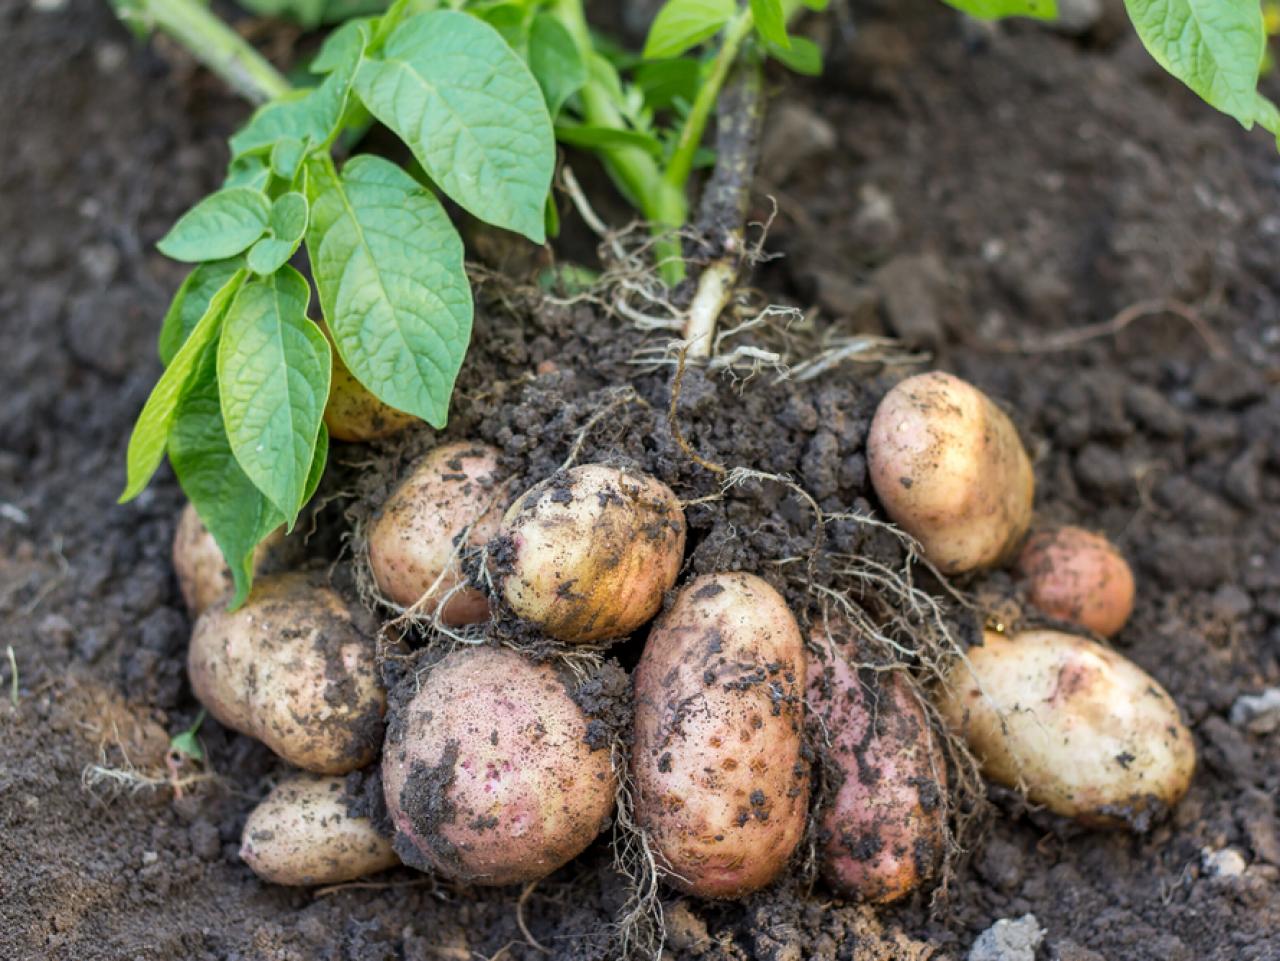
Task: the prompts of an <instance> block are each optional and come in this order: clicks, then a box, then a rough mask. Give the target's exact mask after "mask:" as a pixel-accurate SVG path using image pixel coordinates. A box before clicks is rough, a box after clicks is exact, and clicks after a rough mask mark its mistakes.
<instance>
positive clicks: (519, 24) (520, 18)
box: [474, 3, 529, 62]
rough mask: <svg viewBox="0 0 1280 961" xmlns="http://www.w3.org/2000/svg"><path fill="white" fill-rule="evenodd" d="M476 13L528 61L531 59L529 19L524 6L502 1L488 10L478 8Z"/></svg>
mask: <svg viewBox="0 0 1280 961" xmlns="http://www.w3.org/2000/svg"><path fill="white" fill-rule="evenodd" d="M474 12H475V15H476V16H477V17H479V18H480V19H481V20H483V21H484V22H485V23H487V24H488V25H489V26H491V27H493V29H494V30H497V31H498V33H499V34H500V35H501V36H502V39H503V40H505V41H506V42H507V46H508V47H510V48H511V49H512V50H514V51H515V52H516V53H518V54H519V55H520V57H521V59H523V60H525V61H526V62H527V61H528V59H529V20H528V17H527V16H526V15H525V10H524V7H523V6H522V5H521V4H518V3H502V4H498V5H497V6H494V7H489V8H488V9H487V10H476V11H474Z"/></svg>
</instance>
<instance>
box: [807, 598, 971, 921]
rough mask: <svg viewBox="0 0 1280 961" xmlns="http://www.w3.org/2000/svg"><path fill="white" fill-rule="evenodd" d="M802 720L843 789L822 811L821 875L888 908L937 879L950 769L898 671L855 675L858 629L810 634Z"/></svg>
mask: <svg viewBox="0 0 1280 961" xmlns="http://www.w3.org/2000/svg"><path fill="white" fill-rule="evenodd" d="M809 639H810V648H811V650H816V651H817V652H818V653H817V655H816V656H814V655H812V654H811V656H810V658H809V681H808V689H807V691H806V696H805V707H806V718H807V721H808V724H809V728H810V731H811V732H812V734H813V738H814V742H815V743H816V744H818V745H819V746H820V747H819V751H820V752H821V754H822V759H823V762H824V764H826V765H827V770H828V775H829V777H830V775H831V767H832V766H834V767H835V768H836V769H837V770H836V771H835V772H834V773H835V776H834V777H833V778H830V779H831V780H833V781H834V782H835V783H837V784H838V785H839V786H838V787H837V788H836V790H835V793H834V795H833V796H832V797H830V798H829V799H827V801H826V803H825V806H824V807H823V808H822V809H821V810H820V812H819V814H818V817H819V818H820V833H819V837H818V843H819V857H820V859H821V861H820V863H821V866H822V873H823V877H825V878H826V880H827V883H828V884H830V885H831V886H832V887H833V888H834V889H835V890H837V891H839V892H840V893H841V894H844V895H847V896H849V897H853V898H857V899H859V900H863V901H870V902H873V903H877V904H887V903H888V902H890V901H896V900H898V899H899V898H901V897H904V896H905V895H907V894H909V893H911V891H913V890H915V888H917V887H919V886H920V885H921V884H922V883H924V882H925V881H927V880H928V879H929V878H931V877H932V876H933V875H934V873H935V872H936V871H937V868H938V865H939V864H940V863H941V861H942V856H943V853H944V851H945V847H946V840H947V832H946V806H945V804H944V803H943V801H944V798H945V797H946V791H947V765H946V759H945V758H944V757H943V755H942V749H941V746H940V745H939V744H938V741H937V738H936V737H935V735H934V733H933V730H932V729H931V728H930V727H929V722H928V720H927V719H926V717H925V713H924V710H923V708H922V707H921V706H920V703H919V701H917V700H916V698H915V697H914V696H913V695H912V692H911V687H910V685H909V683H908V681H907V678H906V676H905V675H903V674H902V673H901V672H899V671H892V672H881V671H877V670H871V669H867V670H857V669H855V668H854V667H853V666H852V665H851V663H850V662H851V661H852V662H855V663H856V662H859V661H860V660H862V658H861V657H860V656H859V653H858V650H857V647H856V644H855V641H854V636H853V630H852V628H851V627H849V625H847V624H844V623H841V622H830V627H828V626H827V625H824V624H819V625H817V626H815V627H814V629H813V630H812V631H811V632H810V635H809Z"/></svg>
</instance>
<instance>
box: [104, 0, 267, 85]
mask: <svg viewBox="0 0 1280 961" xmlns="http://www.w3.org/2000/svg"><path fill="white" fill-rule="evenodd" d="M110 2H111V5H112V6H113V7H114V8H115V11H116V15H117V16H118V17H120V19H121V20H123V21H125V22H126V23H128V24H129V25H130V26H132V27H134V28H135V29H140V30H141V31H143V32H145V33H149V32H151V31H153V30H160V31H161V32H163V33H166V34H168V35H169V36H170V37H172V38H173V39H174V40H176V41H178V43H180V44H181V45H182V46H183V47H185V48H186V49H187V51H188V52H189V53H190V54H191V55H192V56H194V57H195V58H196V59H197V60H199V61H200V62H201V63H203V64H204V65H205V66H206V67H208V68H209V69H210V70H212V71H213V72H214V73H216V74H217V75H218V76H219V77H221V78H222V79H223V80H225V81H226V82H227V84H228V85H230V86H231V87H232V88H233V89H235V90H236V91H237V92H238V93H240V94H241V95H243V96H244V97H247V98H248V99H249V100H251V101H253V102H254V103H265V102H266V101H268V100H273V99H275V98H276V97H279V96H281V95H283V94H286V93H288V92H289V91H290V90H291V89H292V87H291V86H290V84H289V81H288V80H286V79H285V78H284V77H283V76H282V75H281V73H280V72H279V71H278V70H276V68H275V67H273V66H272V65H271V64H270V63H269V62H268V61H267V59H266V58H265V57H263V56H262V54H260V53H258V51H257V50H255V49H254V48H253V46H252V45H251V44H250V43H249V42H248V41H247V40H245V39H244V38H243V37H242V36H240V35H239V34H238V33H236V32H235V31H234V30H232V29H231V28H230V27H229V26H227V25H226V24H225V23H223V22H222V21H221V20H220V19H218V17H216V16H215V15H214V14H213V13H211V12H210V11H209V10H208V9H207V8H206V7H205V6H203V5H202V4H201V3H200V2H199V0H110Z"/></svg>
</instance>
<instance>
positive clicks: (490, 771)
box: [382, 647, 617, 885]
mask: <svg viewBox="0 0 1280 961" xmlns="http://www.w3.org/2000/svg"><path fill="white" fill-rule="evenodd" d="M587 725H588V720H587V717H586V715H585V714H584V713H583V712H582V710H581V708H579V707H578V705H577V704H575V703H574V701H573V699H572V698H571V697H570V696H569V693H568V691H567V690H566V688H565V685H564V681H563V680H562V679H561V678H560V677H559V676H558V675H557V673H556V671H555V669H554V668H552V667H551V666H550V665H549V664H535V663H534V662H533V661H530V660H528V659H527V658H525V657H524V656H523V655H521V654H518V653H516V652H515V651H512V650H510V649H507V648H495V647H464V648H459V649H457V650H455V651H454V652H452V653H451V654H449V655H447V656H446V657H445V658H443V659H442V660H441V661H440V662H439V663H437V664H436V665H435V666H434V667H432V668H431V669H430V671H429V672H428V673H427V674H426V676H425V677H424V678H423V679H422V681H421V688H420V690H419V691H418V693H417V694H416V695H415V696H414V698H413V700H412V701H410V702H409V703H408V704H407V705H405V706H404V707H403V708H402V709H401V711H400V713H399V715H398V717H396V718H395V719H394V720H393V722H392V724H391V725H390V727H389V729H388V732H387V742H386V745H385V746H384V748H383V754H382V785H383V790H384V792H385V794H386V800H387V809H388V811H390V813H391V819H392V822H393V823H394V824H395V827H396V840H395V848H396V851H397V853H398V854H399V855H400V857H401V858H402V859H403V860H404V862H405V863H406V864H409V865H411V866H413V867H417V868H421V869H423V870H430V871H435V872H438V873H440V874H442V875H445V876H446V877H450V878H454V879H456V880H459V881H466V882H469V883H472V884H482V885H501V884H516V883H518V882H524V881H533V880H536V879H538V878H542V877H546V876H547V875H548V874H550V873H551V872H552V871H554V870H556V868H558V867H560V866H561V865H563V864H565V863H567V862H568V861H570V860H571V859H573V858H574V857H576V856H577V855H578V854H580V853H581V852H582V851H583V850H584V849H585V848H586V847H587V845H589V844H590V843H591V842H592V841H593V840H594V839H595V837H596V836H597V835H598V834H599V833H600V831H601V830H602V829H603V828H604V826H605V824H606V823H607V821H608V818H609V816H610V815H611V814H612V812H613V803H614V795H615V791H616V786H617V785H616V780H615V778H614V773H613V766H612V764H611V761H610V752H609V751H608V750H607V749H606V748H603V747H597V748H595V749H594V750H593V748H592V747H591V745H589V744H588V742H587V738H588V733H589V732H588V726H587Z"/></svg>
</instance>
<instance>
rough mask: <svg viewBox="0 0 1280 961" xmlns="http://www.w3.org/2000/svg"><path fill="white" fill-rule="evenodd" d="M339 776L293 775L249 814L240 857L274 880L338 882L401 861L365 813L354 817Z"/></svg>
mask: <svg viewBox="0 0 1280 961" xmlns="http://www.w3.org/2000/svg"><path fill="white" fill-rule="evenodd" d="M343 781H344V779H343V778H340V777H324V776H321V775H316V774H301V773H300V774H293V775H290V776H289V777H286V778H285V779H284V780H282V781H281V782H280V783H279V784H277V785H276V786H275V787H274V788H273V789H272V790H271V793H270V794H268V795H267V796H266V797H265V798H263V799H262V801H261V802H260V803H259V804H258V806H257V807H256V808H254V809H253V811H252V812H251V813H250V814H249V819H248V820H247V821H245V823H244V831H243V832H242V833H241V835H240V860H242V861H243V862H244V863H245V864H247V865H249V867H250V868H251V869H252V870H253V873H254V874H256V875H257V876H258V877H260V878H262V879H263V880H264V881H270V882H271V883H272V884H337V883H338V882H340V881H351V880H353V879H355V878H361V877H364V876H365V875H366V874H374V873H375V872H377V871H385V870H386V869H387V868H391V867H395V866H396V865H397V864H399V863H400V859H399V858H397V857H396V854H395V851H393V850H392V849H391V841H390V840H389V839H388V838H384V837H383V836H382V835H380V834H379V833H378V832H377V831H376V830H374V827H373V824H372V822H370V821H369V819H368V818H362V817H352V816H351V815H350V814H349V813H348V812H347V804H346V801H345V800H344V793H345V792H344V790H343Z"/></svg>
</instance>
